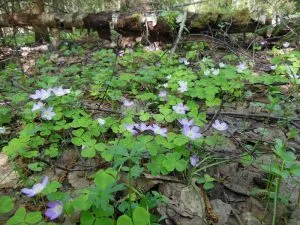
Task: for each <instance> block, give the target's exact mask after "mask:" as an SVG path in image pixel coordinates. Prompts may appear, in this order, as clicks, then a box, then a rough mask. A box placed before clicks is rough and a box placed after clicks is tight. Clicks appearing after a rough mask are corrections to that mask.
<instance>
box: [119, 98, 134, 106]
mask: <svg viewBox="0 0 300 225" xmlns="http://www.w3.org/2000/svg"><path fill="white" fill-rule="evenodd" d="M122 102H123V106H125V107H130V106H133V104H134V102H133V101H129V100H128V99H126V98H125V99H124V100H123V101H122Z"/></svg>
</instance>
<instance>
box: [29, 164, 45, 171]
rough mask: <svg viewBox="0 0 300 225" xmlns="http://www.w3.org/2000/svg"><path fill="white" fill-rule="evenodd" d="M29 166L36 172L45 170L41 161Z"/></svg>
mask: <svg viewBox="0 0 300 225" xmlns="http://www.w3.org/2000/svg"><path fill="white" fill-rule="evenodd" d="M27 166H28V168H29V169H30V170H32V171H35V172H40V171H42V170H43V164H42V163H39V162H35V163H30V164H28V165H27Z"/></svg>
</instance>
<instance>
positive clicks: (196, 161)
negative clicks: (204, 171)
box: [190, 155, 200, 167]
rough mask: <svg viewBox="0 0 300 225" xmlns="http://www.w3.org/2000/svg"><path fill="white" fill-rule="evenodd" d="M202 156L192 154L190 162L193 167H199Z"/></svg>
mask: <svg viewBox="0 0 300 225" xmlns="http://www.w3.org/2000/svg"><path fill="white" fill-rule="evenodd" d="M199 161H200V157H199V156H197V155H192V156H191V157H190V163H191V165H192V166H193V167H197V166H198V165H199Z"/></svg>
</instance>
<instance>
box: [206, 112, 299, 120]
mask: <svg viewBox="0 0 300 225" xmlns="http://www.w3.org/2000/svg"><path fill="white" fill-rule="evenodd" d="M206 115H208V116H214V115H215V113H210V112H208V113H206ZM220 115H222V116H230V117H237V118H249V119H254V120H258V119H270V120H276V121H278V120H285V119H287V118H284V117H279V116H270V115H267V114H250V113H245V114H242V113H235V112H221V113H220ZM290 121H292V122H300V119H296V118H293V119H290Z"/></svg>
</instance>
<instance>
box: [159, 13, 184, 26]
mask: <svg viewBox="0 0 300 225" xmlns="http://www.w3.org/2000/svg"><path fill="white" fill-rule="evenodd" d="M178 15H180V12H178V11H163V12H161V13H160V15H159V18H158V22H164V23H167V24H168V25H169V26H170V28H171V30H175V28H176V26H177V24H176V18H177V16H178Z"/></svg>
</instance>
